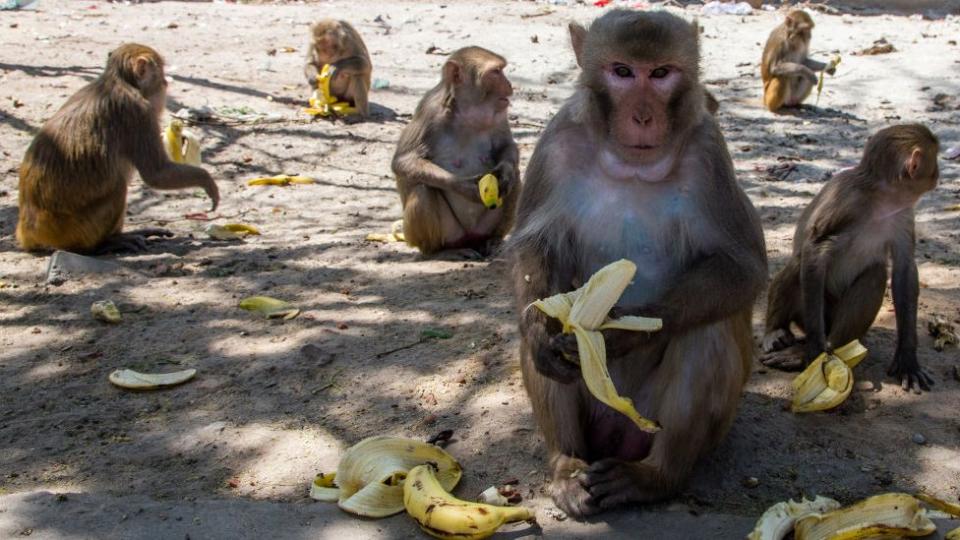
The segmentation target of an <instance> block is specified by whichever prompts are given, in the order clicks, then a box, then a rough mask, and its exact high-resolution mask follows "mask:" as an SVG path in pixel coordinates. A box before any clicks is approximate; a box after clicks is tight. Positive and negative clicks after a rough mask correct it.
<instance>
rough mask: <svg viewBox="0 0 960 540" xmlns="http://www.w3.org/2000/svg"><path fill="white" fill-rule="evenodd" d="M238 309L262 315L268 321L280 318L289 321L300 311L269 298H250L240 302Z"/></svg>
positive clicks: (287, 303)
mask: <svg viewBox="0 0 960 540" xmlns="http://www.w3.org/2000/svg"><path fill="white" fill-rule="evenodd" d="M240 309H245V310H247V311H256V312H258V313H262V314H263V315H264V316H265V317H266V318H268V319H277V318H282V319H283V320H290V319H292V318H294V317H296V316H297V315H298V314H299V313H300V310H299V309H298V308H295V307H293V306H292V305H290V303H289V302H284V301H283V300H277V299H276V298H271V297H269V296H250V297H247V298H244V299H243V300H241V301H240Z"/></svg>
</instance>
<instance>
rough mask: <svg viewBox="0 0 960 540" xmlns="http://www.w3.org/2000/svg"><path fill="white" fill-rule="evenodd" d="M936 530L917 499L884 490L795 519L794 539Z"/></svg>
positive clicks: (842, 539)
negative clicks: (858, 500) (848, 504)
mask: <svg viewBox="0 0 960 540" xmlns="http://www.w3.org/2000/svg"><path fill="white" fill-rule="evenodd" d="M936 530H937V526H936V524H934V523H933V521H931V520H930V518H929V517H928V516H927V511H926V509H925V508H923V507H922V506H921V505H920V501H918V500H917V499H915V498H913V497H911V496H910V495H907V494H905V493H884V494H883V495H876V496H874V497H870V498H868V499H864V500H862V501H860V502H858V503H856V504H853V505H850V506H848V507H846V508H841V509H839V510H833V511H831V512H827V513H825V514H812V515H809V516H807V517H804V518H802V519H799V520H797V523H796V525H795V526H794V537H795V538H796V540H856V539H860V538H876V537H878V536H883V537H892V538H899V537H904V536H926V535H928V534H931V533H933V532H934V531H936Z"/></svg>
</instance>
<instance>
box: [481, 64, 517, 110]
mask: <svg viewBox="0 0 960 540" xmlns="http://www.w3.org/2000/svg"><path fill="white" fill-rule="evenodd" d="M480 84H481V85H482V86H483V88H484V90H485V91H486V94H487V101H488V102H489V103H492V104H493V110H494V111H496V112H498V113H500V112H503V111H506V110H507V108H508V107H509V106H510V96H512V95H513V85H511V84H510V81H509V80H508V79H507V76H506V75H504V74H503V67H502V66H500V67H495V68H491V69H489V70H487V71H486V72H485V73H484V74H483V78H482V79H481V82H480Z"/></svg>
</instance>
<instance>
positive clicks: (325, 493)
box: [310, 472, 340, 502]
mask: <svg viewBox="0 0 960 540" xmlns="http://www.w3.org/2000/svg"><path fill="white" fill-rule="evenodd" d="M336 479H337V473H336V472H328V473H320V474H318V475H317V477H316V478H314V479H313V483H311V484H310V498H311V499H314V500H316V501H320V502H337V501H338V500H340V488H338V487H337V484H336Z"/></svg>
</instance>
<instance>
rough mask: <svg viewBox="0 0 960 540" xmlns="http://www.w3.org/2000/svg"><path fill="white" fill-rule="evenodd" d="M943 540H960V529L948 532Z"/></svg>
mask: <svg viewBox="0 0 960 540" xmlns="http://www.w3.org/2000/svg"><path fill="white" fill-rule="evenodd" d="M943 540H960V527H957V528H956V529H954V530H952V531H950V532H948V533H947V534H946V536H944V537H943Z"/></svg>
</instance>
